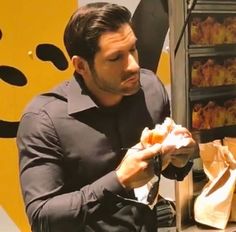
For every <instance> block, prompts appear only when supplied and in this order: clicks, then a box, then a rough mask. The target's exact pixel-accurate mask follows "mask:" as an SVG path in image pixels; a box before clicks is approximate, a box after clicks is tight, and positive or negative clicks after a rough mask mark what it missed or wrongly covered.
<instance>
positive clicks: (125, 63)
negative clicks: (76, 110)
mask: <svg viewBox="0 0 236 232" xmlns="http://www.w3.org/2000/svg"><path fill="white" fill-rule="evenodd" d="M99 48H100V50H99V51H98V52H97V53H96V55H95V58H94V66H93V68H92V69H91V77H92V79H93V82H94V84H95V86H96V88H97V89H99V91H101V90H102V91H103V92H105V93H109V94H114V95H122V96H124V95H132V94H134V93H136V92H137V91H138V90H139V89H140V76H139V70H140V67H139V64H138V53H137V49H136V37H135V35H134V32H133V30H132V28H131V27H130V26H129V25H128V24H124V25H122V26H121V27H120V29H119V30H118V31H116V32H106V33H104V34H103V35H102V36H101V37H100V39H99Z"/></svg>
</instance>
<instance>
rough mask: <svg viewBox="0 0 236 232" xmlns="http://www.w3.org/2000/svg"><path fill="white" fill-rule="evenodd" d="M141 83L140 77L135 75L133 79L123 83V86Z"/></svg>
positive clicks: (130, 78)
mask: <svg viewBox="0 0 236 232" xmlns="http://www.w3.org/2000/svg"><path fill="white" fill-rule="evenodd" d="M138 81H139V75H138V74H135V75H133V76H131V77H129V78H128V79H126V80H125V81H123V84H135V83H137V82H138Z"/></svg>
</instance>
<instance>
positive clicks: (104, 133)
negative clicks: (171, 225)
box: [17, 3, 195, 232]
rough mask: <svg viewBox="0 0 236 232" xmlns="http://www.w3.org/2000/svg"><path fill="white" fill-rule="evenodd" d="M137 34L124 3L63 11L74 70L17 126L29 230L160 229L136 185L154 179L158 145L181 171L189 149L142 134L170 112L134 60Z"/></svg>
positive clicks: (170, 170) (171, 173) (172, 172)
mask: <svg viewBox="0 0 236 232" xmlns="http://www.w3.org/2000/svg"><path fill="white" fill-rule="evenodd" d="M136 40H137V39H136V37H135V35H134V33H133V30H132V28H131V24H130V12H129V11H128V10H127V9H126V8H125V7H122V6H118V5H115V4H108V3H94V4H88V5H86V6H84V7H81V8H80V9H78V10H77V11H76V12H75V13H74V14H73V15H72V17H71V19H70V20H69V22H68V24H67V26H66V29H65V33H64V43H65V46H66V49H67V51H68V54H69V56H70V57H71V60H72V63H73V66H74V68H75V72H74V77H73V78H72V79H71V80H70V81H65V82H64V83H62V84H61V85H59V86H57V87H56V88H55V89H53V90H52V91H51V92H49V93H46V94H42V95H40V96H38V97H36V98H35V99H34V100H33V101H32V102H31V104H30V105H29V106H28V107H27V109H26V110H25V113H24V114H23V117H22V119H21V123H20V126H19V130H18V135H17V144H18V148H19V153H20V178H21V186H22V191H23V197H24V200H25V204H26V211H27V215H28V217H29V220H30V223H31V227H32V231H37V232H38V231H40V232H47V231H50V232H62V231H63V232H65V231H69V232H78V231H96V232H98V231H108V232H113V231H121V232H126V231H142V232H145V231H156V230H157V223H156V221H157V220H156V215H155V210H152V209H150V207H149V206H148V205H146V204H142V203H139V202H138V201H137V199H136V198H135V195H134V189H135V188H138V187H140V186H144V185H145V184H147V183H148V182H149V181H150V180H151V179H152V178H153V176H154V174H155V170H156V169H155V165H156V163H155V157H157V156H158V153H159V152H162V155H161V156H163V160H166V161H165V163H167V164H169V165H168V166H167V165H166V166H167V167H166V168H165V170H163V174H164V175H166V176H167V177H169V178H177V179H179V180H181V179H183V177H184V176H185V175H186V174H187V172H188V171H189V167H190V165H189V164H188V159H189V155H187V154H184V155H182V156H181V155H178V156H177V155H176V156H175V155H170V152H172V151H173V146H172V147H171V146H169V145H171V144H169V145H168V146H164V145H163V146H160V144H154V145H151V146H148V147H144V146H143V144H142V143H141V142H140V136H141V134H142V131H143V129H144V128H145V127H148V128H153V127H154V126H155V124H157V123H161V122H162V121H163V120H164V119H165V117H166V116H168V115H169V113H170V111H169V101H168V96H167V93H166V91H165V89H164V87H163V85H162V84H161V82H160V80H159V79H158V78H156V77H155V75H154V74H153V73H152V72H151V71H148V70H143V69H140V67H139V65H138V53H137V49H136V46H135V44H136ZM177 133H182V134H185V136H186V134H189V132H188V130H187V129H185V128H181V129H180V130H179V131H178V132H177ZM187 137H188V139H189V140H188V141H189V142H188V144H187V146H190V147H193V146H194V145H195V143H194V141H193V139H192V138H191V136H188V135H187ZM128 148H130V149H128ZM127 149H128V152H127ZM126 152H127V153H126ZM174 165H176V166H178V167H175V166H174Z"/></svg>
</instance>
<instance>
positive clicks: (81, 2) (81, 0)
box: [78, 0, 140, 14]
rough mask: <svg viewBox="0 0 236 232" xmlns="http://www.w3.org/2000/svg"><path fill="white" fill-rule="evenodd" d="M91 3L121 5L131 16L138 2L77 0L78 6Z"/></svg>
mask: <svg viewBox="0 0 236 232" xmlns="http://www.w3.org/2000/svg"><path fill="white" fill-rule="evenodd" d="M91 2H112V3H116V4H119V5H123V6H125V7H127V8H128V9H129V10H130V11H131V13H132V14H133V13H134V11H135V9H136V8H137V6H138V4H139V2H140V0H100V1H99V0H78V4H79V6H82V5H85V4H88V3H91Z"/></svg>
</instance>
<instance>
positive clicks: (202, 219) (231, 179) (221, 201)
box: [194, 140, 236, 229]
mask: <svg viewBox="0 0 236 232" xmlns="http://www.w3.org/2000/svg"><path fill="white" fill-rule="evenodd" d="M199 148H200V156H201V158H202V161H203V168H204V171H205V173H206V175H207V176H208V178H209V181H208V183H207V184H206V185H205V186H204V188H203V190H202V192H201V194H200V195H199V196H198V197H197V198H196V200H195V203H194V217H195V220H196V221H197V222H199V223H201V224H205V225H208V226H211V227H215V228H218V229H224V228H225V227H226V225H227V222H228V220H229V217H230V213H231V204H232V200H233V193H234V189H235V183H236V173H235V171H234V170H232V169H231V168H230V164H229V160H230V157H231V156H232V154H231V153H230V152H229V150H228V147H227V146H222V145H221V142H220V141H219V140H216V141H213V142H210V143H205V144H200V145H199ZM228 153H230V154H228ZM231 158H232V157H231Z"/></svg>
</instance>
